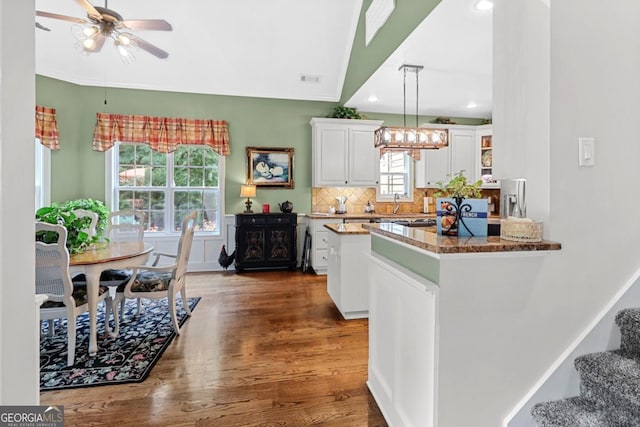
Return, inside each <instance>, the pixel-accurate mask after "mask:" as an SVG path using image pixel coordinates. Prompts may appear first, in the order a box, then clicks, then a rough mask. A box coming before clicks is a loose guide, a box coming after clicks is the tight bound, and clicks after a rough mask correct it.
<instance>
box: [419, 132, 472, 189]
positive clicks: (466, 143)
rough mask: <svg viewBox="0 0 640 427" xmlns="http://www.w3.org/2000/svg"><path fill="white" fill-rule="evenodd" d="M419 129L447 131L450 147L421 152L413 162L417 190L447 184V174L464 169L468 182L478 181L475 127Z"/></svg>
mask: <svg viewBox="0 0 640 427" xmlns="http://www.w3.org/2000/svg"><path fill="white" fill-rule="evenodd" d="M421 126H422V127H431V128H434V127H436V128H439V129H448V130H449V147H447V148H441V149H439V150H421V152H420V160H419V161H417V162H415V186H416V188H433V187H437V184H436V183H437V182H438V181H443V182H446V181H447V176H448V175H452V176H453V175H454V174H456V173H458V172H459V171H461V170H463V171H464V172H463V173H464V175H465V176H466V177H467V180H468V181H476V180H478V179H480V175H479V169H478V167H477V164H478V156H479V146H478V145H477V143H476V141H477V140H476V138H477V137H476V128H477V126H464V125H434V124H429V123H425V124H422V125H421Z"/></svg>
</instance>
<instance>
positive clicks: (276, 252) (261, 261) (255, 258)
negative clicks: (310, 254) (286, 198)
mask: <svg viewBox="0 0 640 427" xmlns="http://www.w3.org/2000/svg"><path fill="white" fill-rule="evenodd" d="M297 227H298V214H296V213H278V214H237V215H236V258H235V268H236V271H239V272H241V271H242V270H244V269H272V268H288V269H289V270H295V269H296V266H297V251H296V240H297V239H296V235H297Z"/></svg>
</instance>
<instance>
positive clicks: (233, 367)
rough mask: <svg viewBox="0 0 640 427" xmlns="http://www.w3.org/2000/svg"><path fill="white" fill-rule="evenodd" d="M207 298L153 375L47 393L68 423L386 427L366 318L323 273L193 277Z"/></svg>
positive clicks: (193, 288) (191, 291)
mask: <svg viewBox="0 0 640 427" xmlns="http://www.w3.org/2000/svg"><path fill="white" fill-rule="evenodd" d="M187 293H188V296H201V297H202V300H201V301H200V303H199V304H198V306H197V307H196V309H195V310H194V312H193V316H192V317H191V318H190V319H189V320H188V321H187V322H186V323H185V325H184V326H183V327H182V333H181V335H180V336H178V337H176V339H175V340H174V341H173V342H172V343H171V345H170V346H169V348H168V349H167V350H166V351H165V353H164V355H163V356H162V358H161V359H160V361H159V362H158V363H157V364H156V366H154V367H153V369H152V370H151V373H150V374H149V376H148V377H147V379H146V380H145V381H144V382H142V383H138V384H128V385H115V386H103V387H88V388H79V389H71V390H63V391H50V392H43V393H41V395H40V399H41V404H42V405H46V404H51V405H64V411H65V425H66V426H93V425H95V426H97V425H109V426H113V425H118V426H123V425H137V426H143V425H144V426H147V425H148V426H224V427H226V426H270V427H271V426H280V427H289V426H308V425H318V426H345V427H347V426H348V427H350V426H354V427H359V426H386V425H387V424H386V422H385V421H384V418H383V417H382V415H381V413H380V411H379V409H378V407H377V405H376V403H375V401H374V399H373V397H372V396H371V394H370V393H369V391H368V389H367V386H366V384H365V381H366V379H367V358H368V354H367V353H368V347H367V339H368V336H367V320H366V319H362V320H349V321H345V320H343V319H342V317H341V316H340V313H339V312H338V310H337V309H336V308H335V306H334V305H333V303H332V301H331V299H330V298H329V296H328V295H327V293H326V277H325V276H316V275H314V274H302V273H300V272H289V271H284V272H283V271H272V272H247V273H242V274H235V273H231V272H229V273H211V274H194V275H190V276H189V277H188V281H187Z"/></svg>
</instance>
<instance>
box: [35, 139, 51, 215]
mask: <svg viewBox="0 0 640 427" xmlns="http://www.w3.org/2000/svg"><path fill="white" fill-rule="evenodd" d="M35 144H36V149H35V170H36V176H35V178H36V181H35V184H36V188H35V203H36V210H37V209H39V208H41V207H43V206H48V205H50V204H51V150H50V149H49V148H48V147H45V146H44V145H42V143H41V142H40V139H39V138H35Z"/></svg>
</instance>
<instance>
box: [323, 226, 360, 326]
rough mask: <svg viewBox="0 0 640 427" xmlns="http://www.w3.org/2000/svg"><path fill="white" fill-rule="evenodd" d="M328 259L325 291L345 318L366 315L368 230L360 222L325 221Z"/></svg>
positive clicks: (357, 317)
mask: <svg viewBox="0 0 640 427" xmlns="http://www.w3.org/2000/svg"><path fill="white" fill-rule="evenodd" d="M325 228H327V229H329V236H328V244H329V260H328V270H327V293H328V294H329V296H330V297H331V299H332V300H333V302H334V304H335V305H336V307H337V308H338V310H339V311H340V314H342V317H343V318H345V319H360V318H366V317H367V316H368V313H369V283H368V280H367V275H366V274H363V273H364V272H365V271H367V263H368V261H367V256H368V254H369V253H370V252H371V244H370V242H371V239H370V237H369V232H368V231H367V230H365V229H364V228H362V224H361V223H355V224H354V223H348V224H327V225H325Z"/></svg>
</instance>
